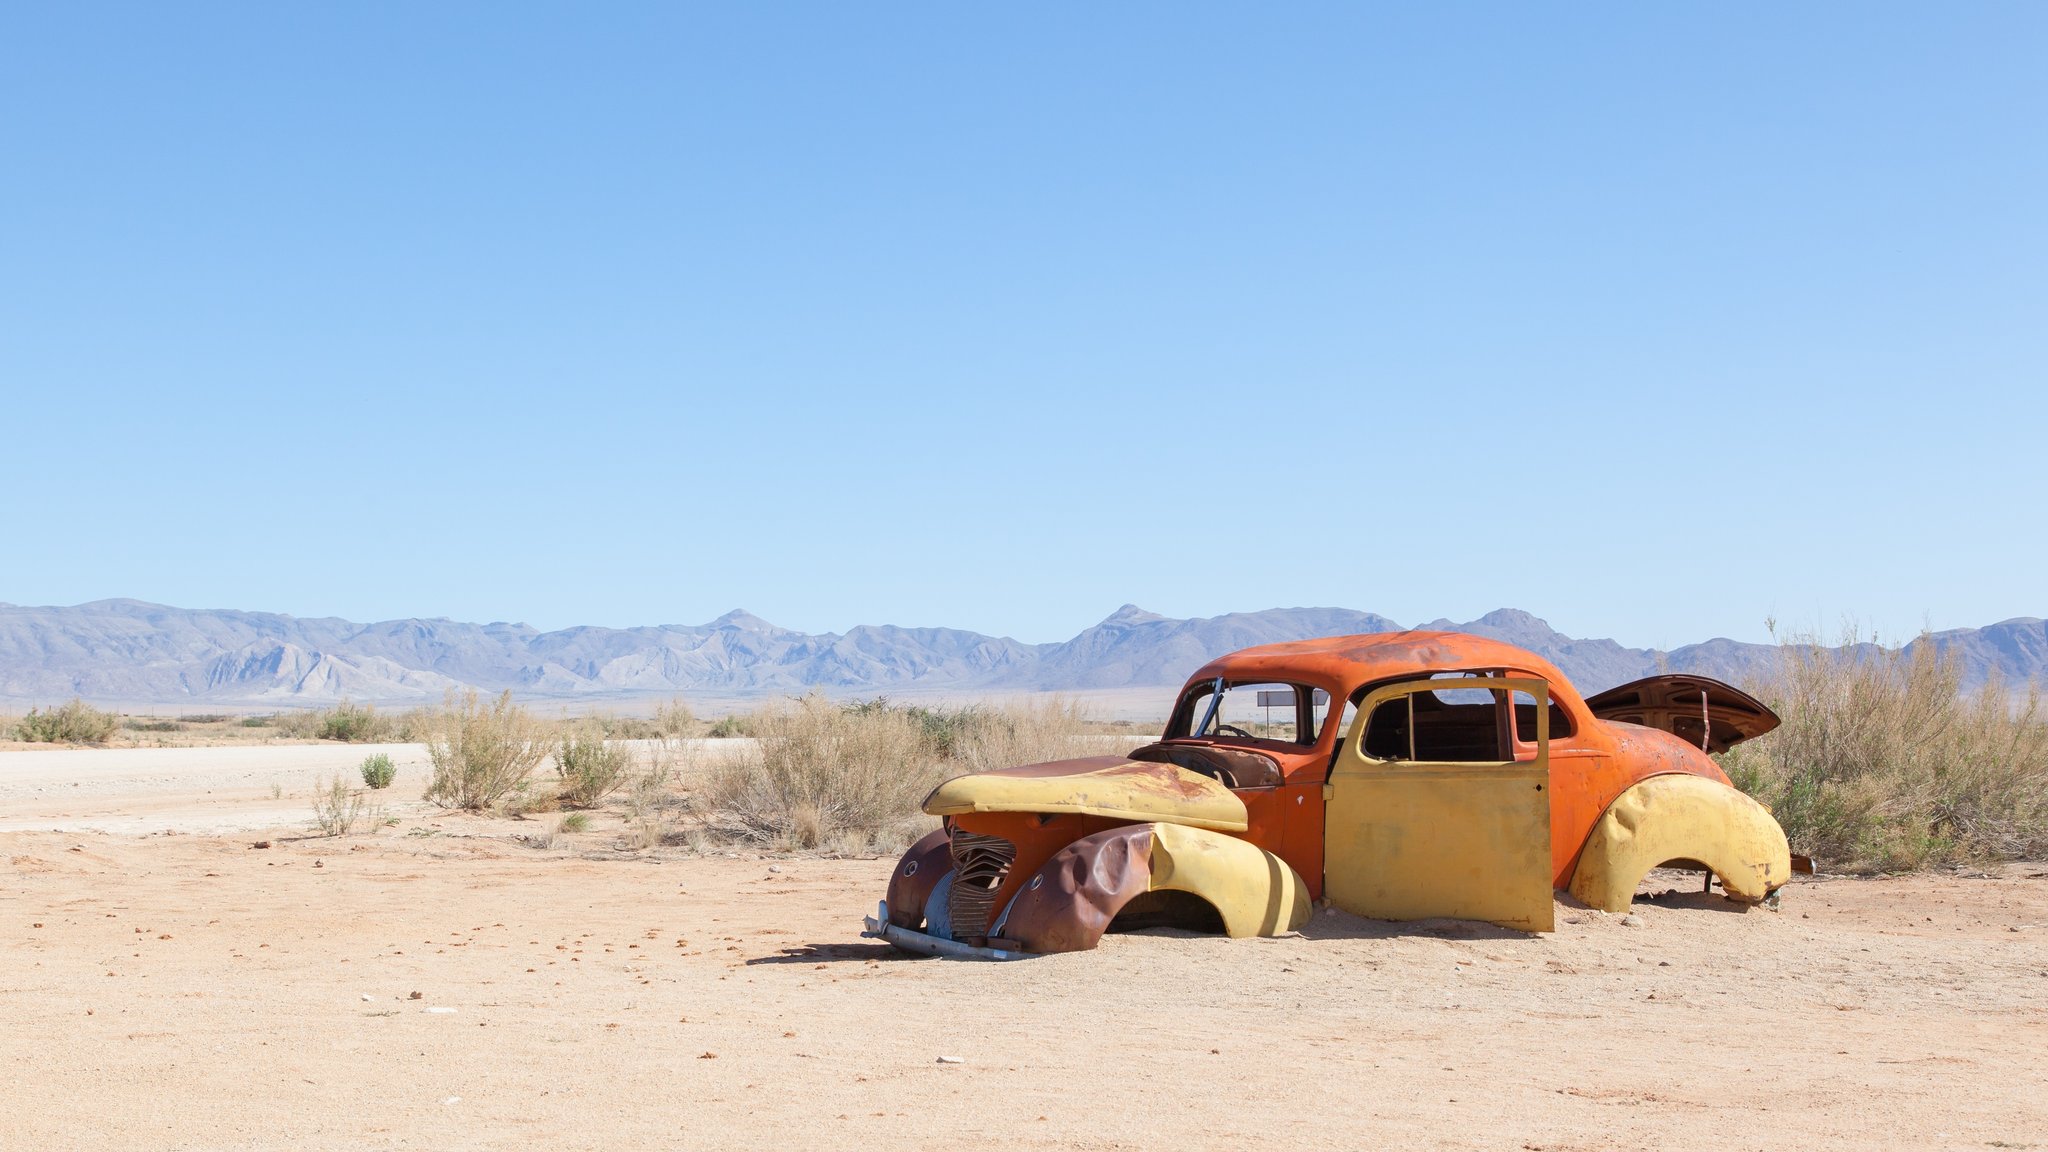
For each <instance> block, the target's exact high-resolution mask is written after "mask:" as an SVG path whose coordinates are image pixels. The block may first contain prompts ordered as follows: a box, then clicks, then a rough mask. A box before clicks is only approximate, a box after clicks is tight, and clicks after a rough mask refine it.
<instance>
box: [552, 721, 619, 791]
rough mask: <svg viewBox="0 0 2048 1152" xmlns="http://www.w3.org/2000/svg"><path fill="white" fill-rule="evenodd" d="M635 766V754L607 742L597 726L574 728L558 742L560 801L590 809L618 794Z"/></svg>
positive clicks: (573, 726) (556, 762)
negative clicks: (608, 797) (606, 798)
mask: <svg viewBox="0 0 2048 1152" xmlns="http://www.w3.org/2000/svg"><path fill="white" fill-rule="evenodd" d="M632 765H633V755H632V753H630V752H628V751H627V750H626V749H625V748H622V747H620V746H618V745H616V744H612V743H610V742H609V741H607V740H606V739H605V733H604V729H603V727H602V726H601V725H599V724H597V723H595V722H590V721H585V722H584V723H581V724H574V725H571V726H569V727H568V728H567V729H565V730H564V731H563V732H562V735H561V737H560V738H559V739H558V740H557V741H556V742H555V773H556V775H558V776H559V777H560V778H561V790H560V799H561V802H562V803H563V804H564V805H566V806H568V807H571V808H588V807H590V806H591V805H593V804H596V803H597V802H598V801H600V800H603V799H604V798H605V797H606V796H609V795H611V794H612V793H613V792H615V791H617V790H618V788H619V786H620V785H621V784H624V783H625V782H626V775H627V773H628V772H629V771H631V769H632Z"/></svg>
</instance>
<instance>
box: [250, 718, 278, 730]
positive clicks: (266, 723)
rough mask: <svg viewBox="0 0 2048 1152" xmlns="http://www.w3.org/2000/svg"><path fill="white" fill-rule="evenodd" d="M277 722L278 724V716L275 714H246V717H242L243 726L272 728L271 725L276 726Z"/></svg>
mask: <svg viewBox="0 0 2048 1152" xmlns="http://www.w3.org/2000/svg"><path fill="white" fill-rule="evenodd" d="M276 724H277V717H275V716H244V717H242V727H244V728H270V727H274V726H275V725H276Z"/></svg>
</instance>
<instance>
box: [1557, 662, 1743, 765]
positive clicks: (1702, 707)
mask: <svg viewBox="0 0 2048 1152" xmlns="http://www.w3.org/2000/svg"><path fill="white" fill-rule="evenodd" d="M1586 707H1587V708H1589V709H1591V710H1592V712H1593V715H1595V716H1598V717H1599V718H1600V719H1602V720H1615V721H1619V722H1621V723H1623V724H1641V725H1643V726H1644V727H1646V728H1657V729H1661V730H1662V731H1665V732H1669V733H1671V734H1672V735H1673V736H1676V737H1678V738H1679V739H1680V740H1683V741H1685V742H1686V743H1688V744H1691V745H1693V746H1694V747H1696V748H1704V749H1706V750H1707V751H1708V752H1726V751H1727V750H1728V749H1730V748H1733V747H1734V746H1735V745H1737V744H1740V743H1742V742H1743V741H1744V740H1753V739H1755V738H1756V737H1758V736H1761V735H1763V734H1764V733H1766V732H1769V731H1770V730H1771V729H1773V728H1776V727H1777V726H1778V724H1779V720H1778V714H1777V713H1776V712H1773V711H1771V710H1770V709H1769V708H1766V707H1764V705H1763V702H1762V701H1760V700H1758V699H1757V698H1756V697H1754V696H1751V695H1750V694H1749V693H1747V692H1744V691H1743V690H1742V689H1740V688H1737V687H1735V686H1734V685H1732V684H1723V683H1722V682H1721V681H1719V680H1714V679H1710V678H1708V677H1706V676H1686V675H1670V676H1646V677H1644V678H1643V679H1641V680H1637V681H1634V682H1632V683H1628V684H1623V685H1622V686H1621V687H1619V688H1609V689H1608V690H1607V691H1605V692H1602V693H1600V694H1599V695H1597V696H1592V697H1589V698H1588V699H1587V700H1586Z"/></svg>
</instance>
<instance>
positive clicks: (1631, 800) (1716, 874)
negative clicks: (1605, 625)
mask: <svg viewBox="0 0 2048 1152" xmlns="http://www.w3.org/2000/svg"><path fill="white" fill-rule="evenodd" d="M1333 705H1334V707H1333ZM1777 724H1778V718H1777V717H1776V716H1775V715H1773V714H1772V713H1771V711H1770V710H1769V709H1768V708H1766V707H1764V706H1763V705H1762V704H1761V703H1759V702H1757V701H1756V700H1755V699H1753V698H1751V697H1750V696H1748V695H1746V694H1744V693H1743V692H1741V691H1740V690H1738V689H1735V688H1733V687H1730V686H1729V685H1726V684H1722V683H1720V682H1718V681H1714V680H1708V679H1705V678H1703V677H1697V676H1688V675H1670V676H1656V677H1651V678H1649V679H1646V680H1640V681H1637V682H1635V683H1633V684H1627V685H1623V686H1622V687H1619V688H1614V689H1611V690H1609V691H1606V692H1602V693H1600V694H1598V695H1596V696H1594V697H1592V698H1591V699H1581V698H1580V696H1579V695H1578V693H1577V692H1576V691H1574V690H1573V688H1572V687H1571V685H1570V683H1569V682H1568V681H1567V680H1566V679H1565V677H1564V676H1563V675H1562V674H1561V673H1560V672H1559V671H1558V670H1557V669H1556V668H1555V667H1553V666H1552V665H1551V664H1549V663H1548V662H1547V661H1545V660H1544V659H1542V658H1541V657H1539V656H1537V655H1535V654H1534V653H1532V652H1527V651H1524V650H1522V649H1520V648H1516V647H1514V646H1512V645H1508V644H1503V643H1500V642H1497V641H1493V640H1488V639H1484V638H1481V637H1476V636H1468V635H1462V634H1456V633H1443V632H1399V633H1385V634H1378V635H1366V636H1341V637H1333V638H1329V639H1322V640H1306V641H1300V642H1296V643H1287V644H1270V645H1265V646H1262V647H1257V648H1247V649H1245V650H1243V651H1240V652H1234V653H1232V654H1230V655H1228V656H1224V657H1222V658H1220V659H1217V660H1214V661H1211V662H1210V663H1209V664H1207V665H1206V666H1204V667H1203V668H1201V669H1200V670H1199V671H1197V672H1196V673H1195V674H1194V675H1193V676H1192V677H1191V678H1190V679H1189V680H1188V682H1187V684H1186V685H1185V686H1184V687H1183V688H1182V689H1181V692H1180V696H1179V697H1178V699H1177V700H1176V701H1175V703H1174V707H1173V712H1172V716H1171V718H1170V719H1169V720H1168V721H1167V726H1166V731H1165V733H1164V736H1163V738H1162V739H1160V740H1159V741H1157V742H1156V743H1152V744H1147V745H1145V746H1144V747H1142V748H1139V749H1137V750H1135V751H1133V752H1132V753H1131V754H1130V755H1129V756H1128V757H1091V758H1086V759H1078V760H1062V761H1055V762H1052V763H1046V764H1032V765H1027V766H1023V767H1017V768H1008V769H1002V770H998V771H993V772H983V773H978V774H975V775H971V776H962V777H958V778H956V779H953V780H949V781H947V782H946V783H944V784H941V785H940V786H939V787H938V788H937V789H935V790H934V791H933V792H932V793H931V795H930V796H929V797H927V798H926V800H925V803H924V809H925V811H926V812H928V813H930V814H932V815H934V816H939V817H942V818H943V821H944V826H943V827H942V828H941V829H940V830H938V831H936V832H934V833H932V834H931V835H929V836H927V837H925V838H924V839H922V840H920V841H918V842H917V843H916V844H915V845H913V846H912V847H911V848H910V850H909V851H908V852H906V853H905V854H904V856H903V858H902V860H901V861H900V862H898V864H897V867H896V870H895V872H894V873H893V874H892V875H891V877H890V881H889V887H888V892H887V898H886V899H885V900H884V901H883V903H882V905H881V907H880V909H879V910H878V915H877V916H876V917H875V918H874V919H872V920H869V921H868V932H867V934H868V935H870V936H874V937H879V938H883V939H886V940H889V941H890V942H892V943H894V944H896V945H898V946H900V947H902V948H906V949H909V950H911V951H916V952H924V953H931V954H941V955H952V956H974V957H983V958H989V959H1011V958H1017V957H1022V956H1029V955H1033V954H1039V953H1050V952H1071V951H1078V950H1082V949H1088V948H1093V947H1094V946H1095V945H1096V942H1097V941H1098V940H1099V939H1100V938H1101V936H1102V934H1103V932H1104V931H1106V930H1108V929H1109V928H1110V927H1111V926H1112V925H1116V926H1118V927H1120V928H1121V927H1143V926H1152V925H1175V926H1181V927H1188V928H1196V929H1206V930H1210V931H1220V932H1223V933H1227V934H1228V935H1231V936H1250V935H1273V934H1276V933H1280V932H1286V931H1290V930H1292V929H1295V928H1298V927H1300V926H1301V925H1302V924H1303V923H1305V922H1306V921H1307V919H1308V916H1309V912H1310V909H1311V907H1312V905H1313V903H1314V902H1315V901H1318V900H1324V901H1327V902H1328V903H1329V904H1330V905H1331V906H1334V907H1336V908H1340V909H1343V910H1345V911H1348V912H1352V913H1355V914H1357V915H1361V916H1369V917H1377V918H1381V919H1387V920H1416V919H1425V918H1431V917H1456V918H1462V919H1471V920H1482V921H1490V922H1493V923H1495V924H1500V925H1503V926H1506V927H1511V928H1516V929H1520V930H1524V931H1532V932H1540V931H1549V930H1550V929H1551V928H1552V926H1553V925H1552V919H1553V907H1554V905H1553V902H1552V893H1553V890H1558V889H1562V890H1565V891H1568V892H1569V893H1571V895H1572V896H1573V897H1574V898H1576V899H1578V900H1580V901H1583V902H1584V903H1586V904H1587V905H1590V906H1592V907H1594V908H1599V909H1604V910H1607V911H1622V910H1625V909H1626V908H1628V907H1629V903H1630V900H1631V898H1632V897H1633V895H1634V893H1635V890H1636V886H1637V884H1638V883H1639V881H1640V880H1641V879H1642V877H1643V876H1644V875H1645V874H1646V873H1647V872H1648V871H1649V870H1650V869H1651V868H1654V867H1657V866H1660V865H1676V866H1683V867H1690V868H1694V869H1698V870H1703V871H1705V872H1708V873H1709V874H1710V879H1709V883H1710V884H1711V883H1713V882H1714V881H1716V880H1718V882H1719V884H1720V885H1721V888H1722V891H1723V892H1724V894H1725V895H1726V896H1727V897H1728V898H1730V899H1732V900H1738V901H1744V902H1757V901H1762V900H1765V899H1767V898H1769V897H1771V895H1772V894H1773V893H1774V892H1775V891H1776V890H1777V889H1778V888H1779V887H1780V886H1781V885H1783V884H1784V883H1785V882H1786V881H1787V880H1788V879H1789V878H1790V873H1791V858H1790V853H1789V851H1788V848H1787V845H1786V842H1785V835H1784V832H1783V831H1782V830H1781V829H1780V828H1779V827H1778V824H1777V822H1776V821H1775V820H1774V819H1772V817H1771V815H1770V813H1769V812H1768V811H1767V810H1766V809H1764V808H1763V807H1762V806H1761V805H1759V804H1757V803H1756V802H1755V801H1754V800H1751V799H1750V798H1749V797H1748V796H1746V795H1744V794H1743V793H1742V792H1740V791H1739V790H1737V789H1736V788H1734V787H1733V786H1732V785H1730V783H1729V781H1728V777H1727V776H1726V775H1724V774H1723V773H1722V772H1721V769H1720V768H1719V767H1718V766H1717V765H1716V764H1715V763H1714V761H1713V759H1712V758H1711V757H1710V755H1709V754H1710V753H1713V752H1719V751H1722V750H1724V749H1726V748H1728V747H1729V746H1730V745H1733V744H1735V743H1737V742H1738V741H1741V740H1745V739H1748V738H1750V737H1753V736H1758V735H1761V734H1762V733H1765V732H1768V731H1770V730H1771V729H1772V728H1774V727H1776V726H1777Z"/></svg>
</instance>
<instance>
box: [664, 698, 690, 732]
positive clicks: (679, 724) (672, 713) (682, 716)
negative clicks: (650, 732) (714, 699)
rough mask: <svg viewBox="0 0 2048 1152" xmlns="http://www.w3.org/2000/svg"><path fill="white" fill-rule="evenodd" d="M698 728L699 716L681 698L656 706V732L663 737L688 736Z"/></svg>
mask: <svg viewBox="0 0 2048 1152" xmlns="http://www.w3.org/2000/svg"><path fill="white" fill-rule="evenodd" d="M696 727H697V714H696V713H694V712H692V711H690V706H689V705H688V704H686V703H684V702H683V698H682V697H681V696H672V697H670V698H669V701H668V703H666V704H657V705H655V706H654V730H655V731H656V732H658V733H660V734H661V735H663V736H688V735H689V734H690V732H691V731H692V730H694V729H695V728H696Z"/></svg>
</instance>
